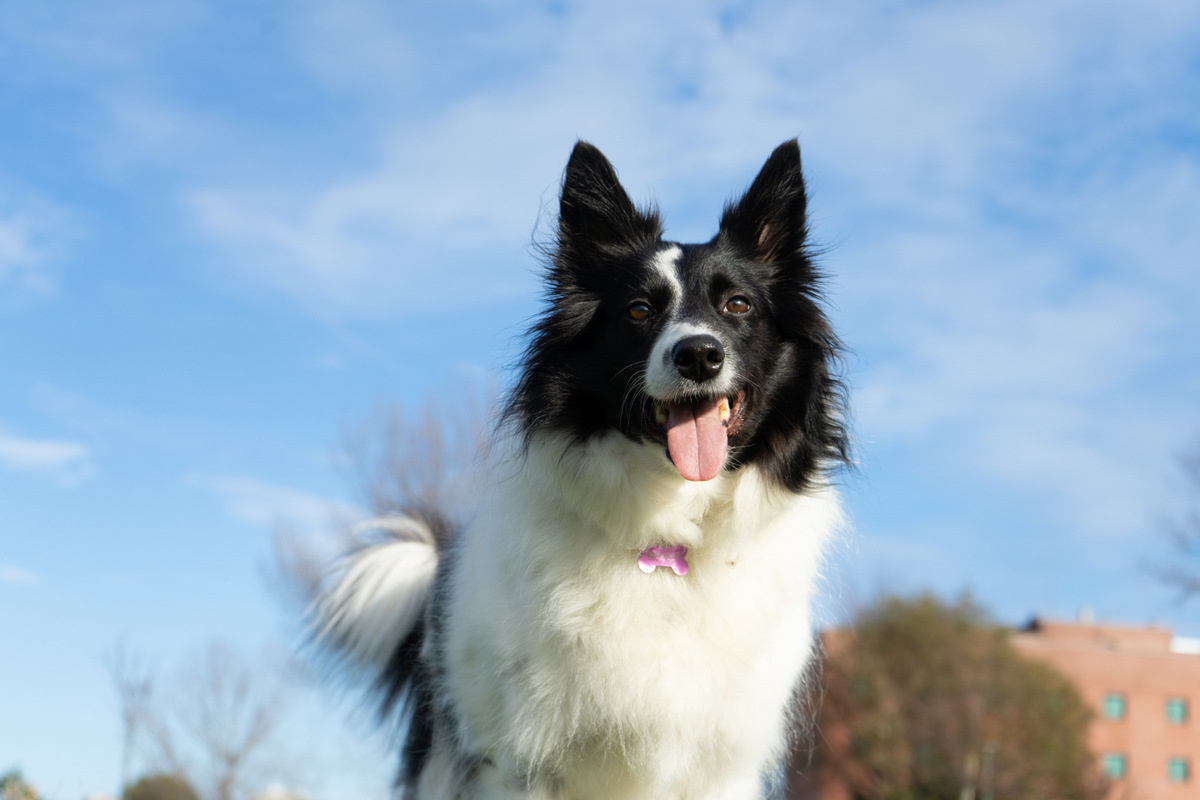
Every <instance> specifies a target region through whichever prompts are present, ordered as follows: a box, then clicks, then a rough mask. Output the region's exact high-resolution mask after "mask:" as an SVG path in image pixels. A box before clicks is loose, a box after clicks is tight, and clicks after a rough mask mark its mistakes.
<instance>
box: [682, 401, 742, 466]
mask: <svg viewBox="0 0 1200 800" xmlns="http://www.w3.org/2000/svg"><path fill="white" fill-rule="evenodd" d="M720 403H721V401H720V400H719V399H718V400H706V401H704V402H701V403H696V404H695V405H688V404H680V405H670V406H668V407H667V410H668V412H669V415H670V416H669V417H668V420H667V450H669V451H670V453H671V461H672V462H673V463H674V464H675V469H677V470H679V474H680V475H682V476H683V477H685V478H687V479H688V480H689V481H710V480H712V479H713V478H715V477H717V473H719V472H720V471H721V467H723V466H725V449H726V447H728V445H729V437H728V435H727V434H726V431H725V426H724V424H722V423H721V414H720V412H719V411H718V410H717V407H718V406H719V405H720Z"/></svg>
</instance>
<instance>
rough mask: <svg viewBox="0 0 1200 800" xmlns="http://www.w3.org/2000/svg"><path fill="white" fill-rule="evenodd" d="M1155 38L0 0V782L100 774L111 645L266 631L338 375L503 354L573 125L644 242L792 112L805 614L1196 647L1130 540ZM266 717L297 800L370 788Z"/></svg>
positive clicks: (1197, 141)
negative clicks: (830, 501)
mask: <svg viewBox="0 0 1200 800" xmlns="http://www.w3.org/2000/svg"><path fill="white" fill-rule="evenodd" d="M1197 54H1200V5H1197V4H1196V3H1195V2H1192V0H1147V2H1142V3H1138V4H1131V3H1123V2H1116V0H1090V1H1089V2H1051V3H1047V2H1044V1H1043V0H1036V1H1035V0H1004V2H999V1H993V2H972V3H950V2H937V1H936V0H933V1H931V2H876V3H866V2H857V1H856V0H850V1H849V2H843V3H813V2H771V1H769V0H767V1H764V2H739V3H725V2H692V1H690V0H689V2H652V3H646V2H611V0H606V1H605V2H599V0H596V1H595V2H581V3H572V4H568V3H557V2H546V3H520V2H517V3H504V4H502V3H495V2H476V3H433V2H411V3H404V4H400V3H384V2H372V1H371V0H336V1H335V0H303V1H302V2H273V1H272V0H260V1H259V2H255V3H231V2H214V1H212V0H210V2H199V0H153V2H151V1H150V0H102V2H86V3H85V2H76V3H72V2H34V1H33V0H9V1H8V2H6V3H5V4H4V6H3V9H0V365H3V371H2V373H0V621H2V625H3V630H4V632H5V638H6V645H7V646H6V656H5V658H4V659H2V660H0V686H2V687H4V688H3V689H2V690H0V691H2V696H3V707H4V713H3V714H0V770H3V769H5V768H7V767H9V766H18V765H19V766H20V767H22V768H23V769H24V771H25V773H26V774H27V776H28V777H29V778H31V779H32V780H34V781H35V782H36V783H37V784H38V785H39V786H40V787H41V788H42V789H43V791H45V792H46V793H47V794H48V795H50V797H51V798H52V800H60V799H61V800H71V799H72V798H79V797H82V796H84V795H85V794H87V793H90V792H97V791H111V790H112V788H113V786H114V785H115V783H116V775H117V769H118V765H119V748H118V744H117V731H118V727H117V718H116V709H115V704H114V701H113V699H112V696H111V690H110V687H109V682H108V678H107V675H106V673H105V670H104V665H103V660H104V656H105V654H106V653H108V652H111V651H112V649H113V647H114V646H115V643H116V642H117V641H119V640H123V641H125V642H126V643H127V644H128V645H129V646H130V647H132V648H133V649H135V650H138V651H140V652H142V653H145V654H147V656H148V657H150V658H152V659H154V660H155V662H156V663H159V664H163V665H170V664H175V663H178V662H179V661H181V660H187V659H188V658H190V657H191V656H190V654H194V653H195V652H197V650H198V648H201V647H203V646H204V645H205V643H206V642H209V641H212V640H215V639H220V640H224V641H228V642H231V643H232V644H233V645H234V646H236V647H238V648H241V649H243V650H244V651H245V652H258V650H259V649H260V648H271V647H276V648H284V649H286V647H287V643H288V642H289V637H290V636H292V635H293V633H294V625H293V624H292V622H291V621H290V620H289V619H288V618H287V616H286V614H285V613H284V612H283V610H282V609H281V607H280V605H279V604H278V603H277V602H276V601H275V599H274V598H273V597H272V596H271V594H270V593H269V592H268V590H267V588H266V587H265V585H264V581H263V579H262V566H263V564H264V562H265V561H266V559H267V557H268V553H269V539H270V532H271V530H272V528H273V526H275V525H278V524H281V523H286V524H288V525H291V526H292V527H294V528H296V529H298V530H300V531H302V532H307V533H309V534H310V535H312V536H320V535H321V534H322V532H325V531H328V530H329V529H330V528H331V526H333V525H334V520H337V519H347V518H353V517H354V516H355V515H356V514H359V513H361V510H360V506H361V499H360V498H359V496H358V495H357V494H356V492H355V491H354V487H353V486H352V485H351V484H349V483H348V482H347V481H346V479H345V477H344V470H341V469H339V465H338V453H339V443H340V441H341V436H342V431H343V429H344V428H345V426H346V425H348V424H349V425H352V424H354V423H356V422H359V421H361V420H363V419H364V418H366V417H368V416H369V414H370V413H371V409H372V408H373V407H375V406H376V405H377V404H379V403H381V402H383V403H387V402H396V403H400V404H403V405H404V406H406V407H410V408H416V407H418V406H420V405H421V404H423V403H427V402H430V401H431V400H433V401H434V402H438V401H439V399H440V398H443V397H444V396H445V395H447V394H453V393H455V392H456V391H458V389H457V388H456V387H459V386H461V385H463V383H464V382H466V383H468V384H469V383H471V382H475V383H476V384H478V383H481V382H486V381H488V380H490V379H494V378H495V376H499V380H500V381H501V382H503V381H504V380H506V379H507V377H508V376H509V373H507V372H506V369H507V367H508V365H509V364H511V362H512V360H513V359H514V357H515V356H516V355H517V353H518V352H519V337H520V334H521V332H522V330H523V328H524V325H525V323H526V321H527V320H528V319H529V317H530V316H531V315H532V314H533V313H534V312H535V311H536V310H537V308H538V291H539V286H538V280H537V257H536V253H535V252H534V249H533V248H532V247H531V242H532V241H533V240H534V238H535V237H536V236H537V235H538V232H539V231H541V232H544V231H545V230H546V225H547V221H548V219H551V218H552V214H553V210H554V203H555V199H556V197H555V193H556V188H557V182H558V179H559V177H560V175H561V170H562V167H563V165H564V164H565V160H566V157H567V154H568V153H569V151H570V148H571V145H572V144H573V142H574V140H575V139H576V138H577V137H583V138H587V139H589V140H591V141H593V142H594V143H596V144H597V145H599V146H600V147H601V148H602V149H603V150H604V151H605V152H606V153H607V154H608V155H609V156H610V158H611V159H612V160H613V162H614V163H615V164H616V165H617V167H618V169H619V171H620V172H621V175H622V179H623V181H624V182H625V184H626V186H627V188H629V190H630V191H631V193H632V194H633V196H634V197H635V198H638V199H640V200H644V201H648V200H655V201H657V202H658V203H659V204H660V205H661V207H662V208H663V211H664V213H665V216H666V220H667V226H668V235H669V236H670V237H671V238H674V239H678V240H683V241H690V240H700V239H707V238H708V237H709V236H711V234H712V233H713V232H714V230H715V225H716V219H717V216H718V214H719V211H720V208H721V205H722V203H723V202H724V201H725V200H727V199H728V198H729V196H730V195H731V194H733V193H734V192H736V191H738V190H739V189H741V188H743V187H745V186H746V185H747V184H748V182H749V180H750V179H751V178H752V177H753V175H754V174H755V171H756V170H757V169H758V167H759V166H760V165H761V163H762V161H763V160H764V159H765V158H766V156H767V155H768V154H769V153H770V151H771V149H772V148H773V147H774V146H775V145H776V144H778V143H779V142H780V141H782V140H784V139H787V138H790V137H792V136H799V137H800V142H801V147H802V149H803V153H804V159H805V166H806V171H807V174H808V177H809V181H810V190H811V197H812V200H811V203H810V207H811V209H812V211H813V213H814V219H813V226H814V232H815V236H816V238H817V239H818V240H819V241H820V242H821V243H823V244H824V245H826V246H827V248H828V252H827V255H825V256H824V258H823V262H824V264H825V267H826V269H827V270H828V272H829V273H830V275H831V280H830V284H829V295H830V307H831V313H832V316H833V317H834V319H835V322H836V324H837V326H838V328H839V330H840V331H841V333H842V335H843V338H844V339H845V341H846V343H847V345H848V347H849V349H850V354H849V358H848V375H847V379H848V383H849V385H850V387H851V391H852V402H853V408H854V413H853V427H854V431H855V434H856V436H857V439H858V446H857V456H858V459H859V461H860V464H861V469H860V470H859V471H858V473H857V474H856V475H852V476H847V477H846V478H845V480H844V483H845V493H846V495H847V497H848V500H849V502H850V506H851V512H852V515H853V517H854V520H855V523H856V527H857V532H856V534H855V535H854V536H853V537H852V538H849V539H848V540H846V541H845V542H844V543H843V544H841V545H840V547H839V549H838V552H837V553H836V555H835V559H834V562H833V564H832V566H831V570H830V580H829V587H828V592H827V594H828V599H827V600H826V601H825V603H824V606H823V611H822V614H823V618H824V619H825V620H827V621H837V620H838V619H843V618H845V616H846V614H848V613H849V612H850V611H852V610H853V608H854V607H855V606H856V605H857V604H859V603H862V602H864V601H865V600H866V599H868V598H869V597H870V596H871V595H872V594H873V593H875V592H876V591H878V590H880V589H886V590H893V591H913V590H918V589H922V588H932V589H934V590H936V591H938V592H940V593H943V594H945V595H953V594H955V593H957V592H958V591H960V590H962V589H964V588H969V589H971V590H972V591H973V592H974V593H975V594H976V596H977V597H978V598H979V599H980V600H981V601H982V602H983V603H984V604H985V605H986V606H988V607H990V608H991V609H992V610H993V611H994V612H995V613H996V614H997V616H998V617H999V618H1000V619H1002V620H1004V621H1006V622H1019V621H1022V620H1023V619H1024V618H1026V617H1028V616H1029V615H1030V614H1035V613H1036V614H1042V615H1046V616H1052V617H1071V616H1073V615H1074V614H1075V613H1077V611H1078V609H1079V608H1080V607H1083V606H1088V607H1091V608H1093V609H1094V610H1095V613H1096V616H1097V618H1099V619H1101V620H1110V621H1119V622H1126V623H1139V624H1140V623H1150V622H1162V623H1166V624H1170V625H1173V626H1174V627H1176V629H1177V630H1179V631H1180V632H1182V633H1190V634H1193V635H1195V634H1200V612H1198V611H1197V608H1196V607H1195V606H1191V607H1188V606H1180V605H1178V604H1176V603H1175V602H1174V599H1173V597H1172V595H1171V594H1170V593H1169V592H1168V591H1165V590H1164V589H1162V588H1161V587H1159V586H1158V585H1157V584H1156V583H1155V582H1154V581H1153V580H1152V579H1151V578H1149V577H1148V576H1147V575H1146V573H1145V571H1144V570H1143V569H1142V568H1141V567H1140V564H1142V563H1143V562H1144V561H1145V560H1147V559H1148V558H1153V557H1155V556H1158V555H1160V554H1161V553H1162V552H1163V550H1162V544H1161V538H1160V534H1159V533H1158V529H1159V525H1160V522H1161V519H1162V518H1163V516H1164V515H1165V514H1169V513H1170V511H1171V509H1172V508H1174V507H1175V506H1176V505H1177V504H1178V503H1179V501H1180V486H1179V485H1178V480H1177V478H1176V473H1175V469H1174V459H1175V458H1176V456H1177V454H1178V453H1179V452H1180V451H1181V450H1182V449H1184V448H1185V447H1186V446H1187V445H1188V443H1189V442H1194V441H1196V439H1197V437H1200V402H1197V401H1198V400H1200V347H1197V343H1198V342H1200V302H1198V301H1200V269H1197V260H1198V258H1197V254H1198V253H1200V225H1198V224H1196V220H1197V216H1198V213H1200V56H1198V55H1197ZM304 706H305V708H307V709H308V714H307V717H306V720H307V721H304V720H302V721H300V722H297V723H296V725H295V726H294V728H293V732H294V736H295V741H294V742H293V744H295V745H296V746H297V747H298V748H300V749H304V750H306V752H310V751H311V753H312V755H311V756H309V758H310V766H311V767H312V772H313V773H319V776H320V778H321V780H316V779H314V780H316V782H314V783H313V784H312V787H313V789H312V790H313V791H314V793H315V794H317V795H319V796H321V797H343V796H344V797H372V796H374V797H382V796H384V794H385V792H384V790H383V782H384V781H385V780H386V774H387V771H388V767H387V764H386V760H385V759H384V758H383V757H382V755H380V753H379V751H380V750H381V749H382V748H381V744H380V742H379V740H378V739H371V740H367V741H366V743H365V744H362V745H361V746H359V745H356V744H355V742H356V741H359V740H361V739H363V738H364V737H363V736H362V735H361V734H362V731H361V726H357V727H355V726H351V727H350V728H349V729H348V730H341V728H340V727H339V726H338V725H336V724H335V720H337V719H340V717H341V715H342V711H341V710H340V709H341V707H335V706H330V705H328V704H324V703H323V701H321V700H320V699H318V698H316V697H309V698H307V699H306V700H305V701H304ZM317 742H319V743H320V746H314V743H317Z"/></svg>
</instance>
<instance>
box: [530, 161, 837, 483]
mask: <svg viewBox="0 0 1200 800" xmlns="http://www.w3.org/2000/svg"><path fill="white" fill-rule="evenodd" d="M806 206H807V195H806V192H805V188H804V178H803V173H802V170H801V164H800V147H799V144H798V143H797V142H796V140H794V139H793V140H791V141H788V142H784V143H783V144H782V145H780V146H779V147H778V148H776V150H775V152H774V153H772V154H771V157H770V158H769V159H768V160H767V162H766V164H765V165H764V166H763V168H762V170H761V171H760V172H759V174H758V177H757V178H755V180H754V182H753V184H752V185H751V186H750V188H749V190H747V192H746V193H745V195H744V196H743V197H742V198H741V199H740V200H738V201H737V202H734V203H730V204H729V205H728V206H727V207H726V208H725V212H724V214H723V215H722V217H721V223H720V229H719V231H718V233H717V235H716V236H715V237H713V239H712V240H711V241H709V242H707V243H704V244H691V245H680V247H681V249H682V251H683V255H682V257H681V261H680V267H679V272H680V273H681V275H682V276H683V277H684V279H685V280H686V281H687V282H688V284H689V286H687V287H685V294H686V295H688V296H696V297H701V298H705V299H707V300H708V303H707V307H704V308H694V309H689V310H688V313H689V314H691V315H693V316H696V317H698V318H703V319H706V320H708V321H710V322H711V323H712V324H722V325H724V326H725V330H726V331H727V333H728V335H729V336H730V337H731V338H732V339H734V340H736V341H737V343H738V346H739V348H741V349H743V350H746V351H754V352H756V353H757V354H758V355H757V357H755V358H753V359H750V364H751V366H752V367H753V370H752V374H750V375H748V376H747V377H748V378H749V381H748V386H747V395H748V396H747V408H746V418H745V420H744V422H743V424H742V425H741V428H740V430H738V431H737V433H736V434H734V435H733V436H731V437H730V448H731V453H732V454H733V456H734V458H735V459H736V461H735V463H734V464H733V467H734V468H737V467H738V466H742V465H746V464H752V463H755V464H758V465H760V466H761V467H762V468H763V469H764V471H765V472H766V473H767V474H768V475H770V476H771V477H772V478H774V479H775V480H776V481H777V482H778V483H779V484H780V485H781V486H783V487H786V488H787V489H790V490H792V491H799V490H802V489H803V488H805V487H806V486H807V485H808V484H809V482H810V481H811V480H812V479H813V478H814V477H816V476H817V474H818V472H819V471H820V470H821V469H822V468H823V467H825V466H828V465H831V464H838V463H842V464H844V463H846V462H847V461H848V445H847V435H846V430H845V427H844V425H843V422H842V416H843V413H842V412H843V406H844V403H843V391H842V386H841V383H840V382H839V381H838V379H837V378H836V377H835V376H834V372H833V370H834V366H835V364H836V362H837V359H838V355H839V352H840V346H839V343H838V340H837V338H836V337H835V335H834V334H833V331H832V329H831V328H830V326H829V322H828V320H827V319H826V317H825V314H824V312H823V311H822V310H821V308H820V306H819V305H818V299H819V291H818V290H819V286H820V275H819V273H818V271H817V269H816V266H815V264H814V262H813V257H812V254H811V252H810V249H809V246H808V223H807V216H806ZM670 244H672V243H670V242H664V241H663V239H662V225H661V223H660V221H659V216H658V213H657V211H655V210H653V209H638V208H636V207H635V206H634V204H633V203H632V201H631V200H630V199H629V196H628V195H627V194H626V192H625V190H624V189H623V188H622V187H621V184H620V182H619V181H618V180H617V175H616V172H615V171H614V169H613V167H612V165H611V164H610V163H609V162H608V160H607V159H606V158H605V157H604V156H603V154H601V153H600V151H599V150H597V149H596V148H595V147H594V146H592V145H590V144H588V143H586V142H579V143H578V144H576V146H575V149H574V151H573V152H572V154H571V158H570V161H569V162H568V164H567V168H566V173H565V176H564V178H563V186H562V198H561V205H560V211H559V226H558V238H557V241H556V243H555V246H554V247H553V248H552V250H551V253H550V257H551V262H550V266H549V270H548V276H547V277H548V287H549V289H548V297H547V301H548V302H547V307H546V310H545V312H544V313H543V314H542V316H541V318H540V319H539V320H538V321H537V323H536V324H535V325H534V327H533V330H532V332H531V341H530V345H529V348H528V351H527V355H526V358H525V361H524V363H523V370H522V374H521V378H520V381H519V383H518V384H517V387H516V391H515V392H514V393H513V396H512V399H511V401H510V405H509V414H510V415H512V416H514V417H516V418H517V419H518V420H519V421H520V424H521V425H522V427H523V429H524V430H525V432H526V435H529V434H532V433H534V432H536V431H549V432H555V433H560V434H565V435H567V436H570V437H572V438H573V439H575V440H586V439H588V438H589V437H591V436H593V435H596V434H598V433H602V432H605V431H609V430H614V429H615V430H619V431H621V432H622V433H624V434H625V435H627V436H629V437H630V438H632V439H635V440H640V439H642V438H644V437H646V436H648V435H649V436H653V431H652V430H650V429H651V428H652V427H653V426H649V425H648V424H647V419H648V418H649V415H650V414H651V413H652V401H651V399H650V398H649V397H648V396H647V395H646V394H645V393H644V392H643V391H642V389H641V386H640V385H639V384H638V379H639V376H640V374H641V373H642V367H643V366H644V362H645V360H646V357H647V355H648V353H647V345H648V343H649V342H650V341H651V339H652V336H650V335H648V333H650V332H649V331H647V330H645V326H641V327H637V326H631V325H630V324H629V323H630V321H629V319H628V318H627V317H626V315H625V309H626V308H627V307H628V305H629V303H630V302H631V301H633V300H635V299H642V300H645V301H646V302H647V303H648V304H649V305H650V306H651V307H652V308H654V309H655V310H659V311H662V310H665V305H666V303H667V302H668V300H669V298H670V293H669V287H668V286H667V285H666V283H665V282H664V281H663V279H662V277H661V276H659V275H657V274H656V273H655V271H654V270H652V269H648V264H649V263H650V261H651V260H652V259H653V257H654V255H655V253H656V252H657V251H659V250H661V249H663V248H664V247H666V246H668V245H670ZM688 289H693V290H695V292H694V293H693V292H689V291H687V290H688ZM735 292H736V293H740V294H745V295H749V296H750V299H751V300H752V301H753V303H754V306H755V310H756V313H754V314H753V315H750V318H748V319H744V320H741V319H740V320H734V321H731V320H728V319H724V318H722V317H721V316H720V315H719V313H718V312H717V311H716V309H718V308H719V307H720V305H721V304H722V303H723V301H724V299H726V298H728V297H729V296H730V295H732V294H733V293H735ZM660 317H665V315H660Z"/></svg>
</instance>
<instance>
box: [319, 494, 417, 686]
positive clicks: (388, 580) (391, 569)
mask: <svg viewBox="0 0 1200 800" xmlns="http://www.w3.org/2000/svg"><path fill="white" fill-rule="evenodd" d="M357 527H358V529H359V531H364V530H370V529H377V530H384V531H388V532H389V533H391V534H392V537H393V538H391V539H388V540H386V541H384V542H382V543H380V544H377V545H373V546H371V547H367V548H364V549H363V550H360V551H359V552H357V553H354V554H352V555H351V556H350V557H349V558H347V559H346V560H345V561H343V563H342V564H341V565H340V569H339V573H340V575H339V576H338V579H337V581H336V582H335V584H334V586H333V587H332V588H331V589H330V590H329V591H328V592H326V593H325V594H324V595H322V597H321V598H320V599H319V600H318V603H317V606H316V607H315V608H314V613H313V614H312V615H311V616H312V618H313V619H314V620H315V621H316V625H317V629H316V631H315V633H316V635H317V637H318V638H320V639H326V640H329V641H332V642H336V643H337V644H338V646H339V647H340V648H341V649H342V651H343V652H344V653H345V654H346V655H348V656H349V657H350V658H351V659H352V660H353V661H355V662H357V663H358V664H359V665H360V666H363V667H368V668H374V669H380V670H382V669H383V668H384V667H385V666H386V665H387V661H388V658H389V657H390V656H391V654H392V653H393V652H394V651H395V649H396V648H397V647H398V646H399V645H400V642H402V641H403V640H404V637H405V636H407V635H408V632H409V631H410V630H412V628H413V626H414V625H415V624H416V622H417V617H418V616H419V615H420V613H421V606H422V603H423V601H424V598H425V595H426V593H427V592H428V591H429V587H430V585H431V584H432V583H433V576H434V574H435V572H436V571H437V550H436V549H435V547H434V539H433V533H432V532H431V531H430V530H429V528H428V526H426V525H424V524H423V523H421V522H419V521H417V520H414V519H410V518H407V517H386V518H382V519H373V520H368V521H366V522H364V523H362V524H361V525H359V526H357Z"/></svg>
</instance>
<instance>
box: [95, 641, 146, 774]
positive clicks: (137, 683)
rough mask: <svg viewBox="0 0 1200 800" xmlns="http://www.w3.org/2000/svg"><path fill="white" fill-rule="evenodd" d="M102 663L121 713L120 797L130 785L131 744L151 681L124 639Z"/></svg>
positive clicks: (142, 721) (141, 719)
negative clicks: (114, 691)
mask: <svg viewBox="0 0 1200 800" xmlns="http://www.w3.org/2000/svg"><path fill="white" fill-rule="evenodd" d="M105 663H106V666H107V668H108V674H109V677H110V678H111V679H112V682H113V689H115V690H116V694H117V704H118V706H119V712H120V715H121V772H120V776H119V780H120V785H119V786H118V788H117V797H121V796H122V794H123V793H124V791H125V788H126V787H127V786H128V785H129V779H130V772H129V770H130V768H131V766H132V764H133V753H134V748H135V747H136V745H137V737H138V732H139V729H140V728H142V727H143V726H144V725H145V722H146V718H147V713H148V711H149V703H150V693H151V689H152V686H153V684H152V682H151V679H150V669H149V667H148V666H147V665H146V664H145V662H144V661H142V660H141V659H139V658H136V657H135V656H133V655H132V654H131V653H130V652H129V650H128V648H127V647H126V646H125V642H123V641H121V642H118V643H117V646H116V647H115V648H114V649H113V651H112V653H110V654H109V655H108V656H107V657H106V658H105Z"/></svg>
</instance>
